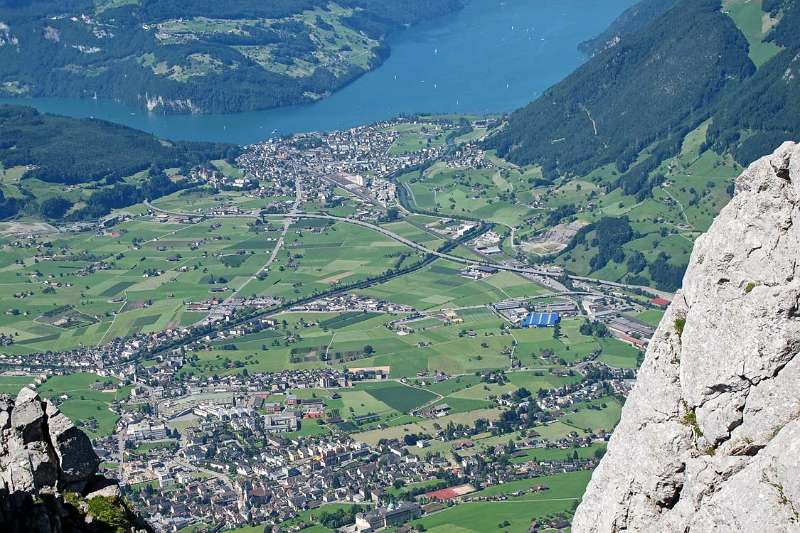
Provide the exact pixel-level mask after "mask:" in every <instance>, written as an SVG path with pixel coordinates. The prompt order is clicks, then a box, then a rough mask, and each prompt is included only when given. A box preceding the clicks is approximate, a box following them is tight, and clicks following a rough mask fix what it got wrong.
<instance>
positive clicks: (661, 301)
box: [650, 298, 670, 307]
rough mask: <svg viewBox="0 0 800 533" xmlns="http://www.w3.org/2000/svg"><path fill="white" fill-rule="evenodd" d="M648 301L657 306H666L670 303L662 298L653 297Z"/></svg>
mask: <svg viewBox="0 0 800 533" xmlns="http://www.w3.org/2000/svg"><path fill="white" fill-rule="evenodd" d="M650 303H651V304H653V305H657V306H659V307H667V306H668V305H669V304H670V301H669V300H666V299H664V298H653V299H652V300H650Z"/></svg>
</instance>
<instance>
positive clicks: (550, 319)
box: [522, 313, 561, 328]
mask: <svg viewBox="0 0 800 533" xmlns="http://www.w3.org/2000/svg"><path fill="white" fill-rule="evenodd" d="M559 322H561V315H559V314H558V313H530V314H529V315H528V316H526V317H525V318H524V319H523V320H522V327H523V328H552V327H553V326H555V325H556V324H558V323H559Z"/></svg>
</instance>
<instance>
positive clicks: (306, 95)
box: [0, 0, 462, 112]
mask: <svg viewBox="0 0 800 533" xmlns="http://www.w3.org/2000/svg"><path fill="white" fill-rule="evenodd" d="M461 5H462V0H442V1H437V2H427V1H425V0H401V1H393V2H383V1H378V0H341V1H339V2H336V3H331V2H328V1H327V0H279V1H269V2H262V1H256V0H234V1H222V2H214V1H210V0H200V1H189V0H98V1H94V2H93V1H92V0H0V94H1V93H3V92H4V93H6V94H26V95H31V96H80V97H87V96H93V95H94V94H95V93H96V94H97V95H98V96H101V97H103V98H116V99H121V100H124V101H126V102H128V103H134V104H138V105H143V106H147V107H148V108H150V109H157V108H161V109H166V110H169V111H183V112H189V111H191V112H234V111H244V110H252V109H263V108H269V107H276V106H283V105H289V104H296V103H301V102H309V101H313V100H315V99H319V98H321V97H323V96H324V95H326V94H328V93H329V92H331V91H333V90H335V89H337V88H339V87H341V86H342V85H344V84H346V83H348V82H349V81H351V80H353V79H354V78H355V77H357V76H359V75H361V74H363V73H364V72H366V71H368V70H369V69H371V68H373V67H374V66H376V65H377V64H379V63H380V62H381V61H383V59H384V58H385V57H386V55H387V54H388V53H389V51H388V49H387V47H386V45H385V37H386V35H387V33H389V32H391V31H394V30H397V29H399V28H401V27H403V26H404V25H407V24H413V23H415V22H419V21H420V20H426V19H428V18H431V17H435V16H439V15H442V14H445V13H449V12H452V11H454V10H456V9H458V8H460V7H461Z"/></svg>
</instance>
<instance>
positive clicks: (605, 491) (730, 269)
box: [573, 143, 800, 533]
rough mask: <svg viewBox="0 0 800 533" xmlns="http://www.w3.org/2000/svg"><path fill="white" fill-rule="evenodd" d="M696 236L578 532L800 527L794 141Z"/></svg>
mask: <svg viewBox="0 0 800 533" xmlns="http://www.w3.org/2000/svg"><path fill="white" fill-rule="evenodd" d="M736 190H737V192H736V195H735V196H734V198H733V200H732V201H731V202H730V204H729V205H728V206H727V207H725V208H724V209H723V210H722V212H721V213H720V215H719V216H718V217H717V219H716V220H715V221H714V223H713V224H712V226H711V228H710V229H709V231H708V232H707V233H706V234H705V235H703V236H702V237H700V238H699V239H698V240H697V243H696V244H695V248H694V251H693V253H692V257H691V260H690V263H689V268H688V270H687V272H686V275H685V277H684V282H683V289H682V290H681V291H680V292H679V293H678V294H677V295H676V296H675V299H674V301H673V303H672V304H671V305H670V307H669V309H668V310H667V312H666V314H665V316H664V318H663V319H662V321H661V324H660V325H659V327H658V330H657V332H656V334H655V336H654V337H653V340H652V342H651V344H650V347H649V348H648V350H647V356H646V358H645V361H644V364H643V365H642V368H641V371H640V373H639V377H638V380H637V383H636V386H635V388H634V390H633V391H632V393H631V395H630V397H629V398H628V401H627V403H626V404H625V407H624V409H623V412H622V419H621V421H620V424H619V426H618V427H617V429H616V431H615V432H614V435H613V437H612V438H611V441H610V443H609V447H608V453H607V454H606V456H605V457H604V458H603V460H602V461H601V463H600V465H599V467H598V468H597V470H596V471H595V472H594V475H593V476H592V480H591V482H590V483H589V486H588V488H587V491H586V494H585V496H584V498H583V501H582V503H581V505H580V506H579V507H578V510H577V512H576V515H575V519H574V523H573V531H575V532H581V533H583V532H597V533H599V532H603V533H605V532H617V531H646V532H659V533H661V532H681V533H684V532H716V531H719V532H726V533H728V532H761V531H769V532H794V531H800V357H798V352H800V145H797V144H794V143H786V144H784V145H783V146H781V147H780V148H779V149H778V150H777V151H776V152H775V153H774V154H772V155H770V156H768V157H765V158H763V159H761V160H759V161H757V162H755V163H753V164H752V165H751V166H750V168H748V169H747V170H746V171H745V172H744V173H743V174H742V175H741V176H740V177H739V178H738V179H737V182H736Z"/></svg>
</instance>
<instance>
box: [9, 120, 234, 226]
mask: <svg viewBox="0 0 800 533" xmlns="http://www.w3.org/2000/svg"><path fill="white" fill-rule="evenodd" d="M0 131H2V132H3V134H2V137H1V138H0V169H2V168H7V169H9V168H18V169H23V173H22V176H21V178H20V179H19V182H18V183H17V184H16V185H15V192H17V194H16V195H15V196H9V195H8V194H7V193H4V192H3V191H2V189H0V218H8V217H12V216H14V215H16V214H17V213H18V212H19V211H20V210H26V211H27V212H31V213H36V214H39V215H41V216H43V217H44V218H47V219H61V218H62V217H64V216H65V215H67V213H68V212H69V211H70V209H71V208H72V207H73V204H74V203H75V202H73V201H72V200H70V199H68V198H64V197H47V198H38V197H37V195H36V193H35V192H32V190H31V188H29V187H27V184H28V183H30V182H33V181H35V182H36V183H39V184H42V185H43V186H45V188H46V186H47V185H48V184H53V185H67V186H78V187H74V188H75V189H81V188H83V189H85V191H86V193H85V194H84V195H82V196H85V198H84V200H85V201H83V202H82V203H83V204H85V205H84V206H83V207H82V208H81V209H79V210H76V211H73V212H72V213H70V215H69V216H70V218H72V219H78V220H80V219H87V218H98V217H101V216H103V215H105V214H107V213H108V212H110V211H111V210H112V209H115V208H119V207H126V206H129V205H133V204H135V203H138V202H141V201H142V200H145V199H154V198H158V197H160V196H163V195H166V194H170V193H172V192H175V191H177V190H179V189H181V188H182V187H183V186H184V185H185V182H183V181H181V180H173V179H170V178H169V177H168V176H167V175H166V174H165V170H167V169H177V171H178V173H179V174H182V175H186V174H188V173H189V171H190V169H192V168H194V167H198V166H204V165H206V164H207V163H208V162H209V161H212V160H220V159H233V158H235V157H236V156H237V155H238V154H239V152H240V148H239V147H237V146H233V145H228V144H215V143H199V142H175V141H163V140H160V139H157V138H155V137H153V136H152V135H150V134H148V133H144V132H141V131H138V130H134V129H131V128H128V127H125V126H120V125H118V124H112V123H110V122H105V121H102V120H95V119H76V118H70V117H62V116H57V115H50V114H45V113H40V112H38V111H36V110H35V109H32V108H30V107H24V106H11V105H3V106H0ZM134 175H138V176H139V179H137V180H136V181H135V182H133V181H132V180H131V179H130V178H131V177H132V176H134Z"/></svg>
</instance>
